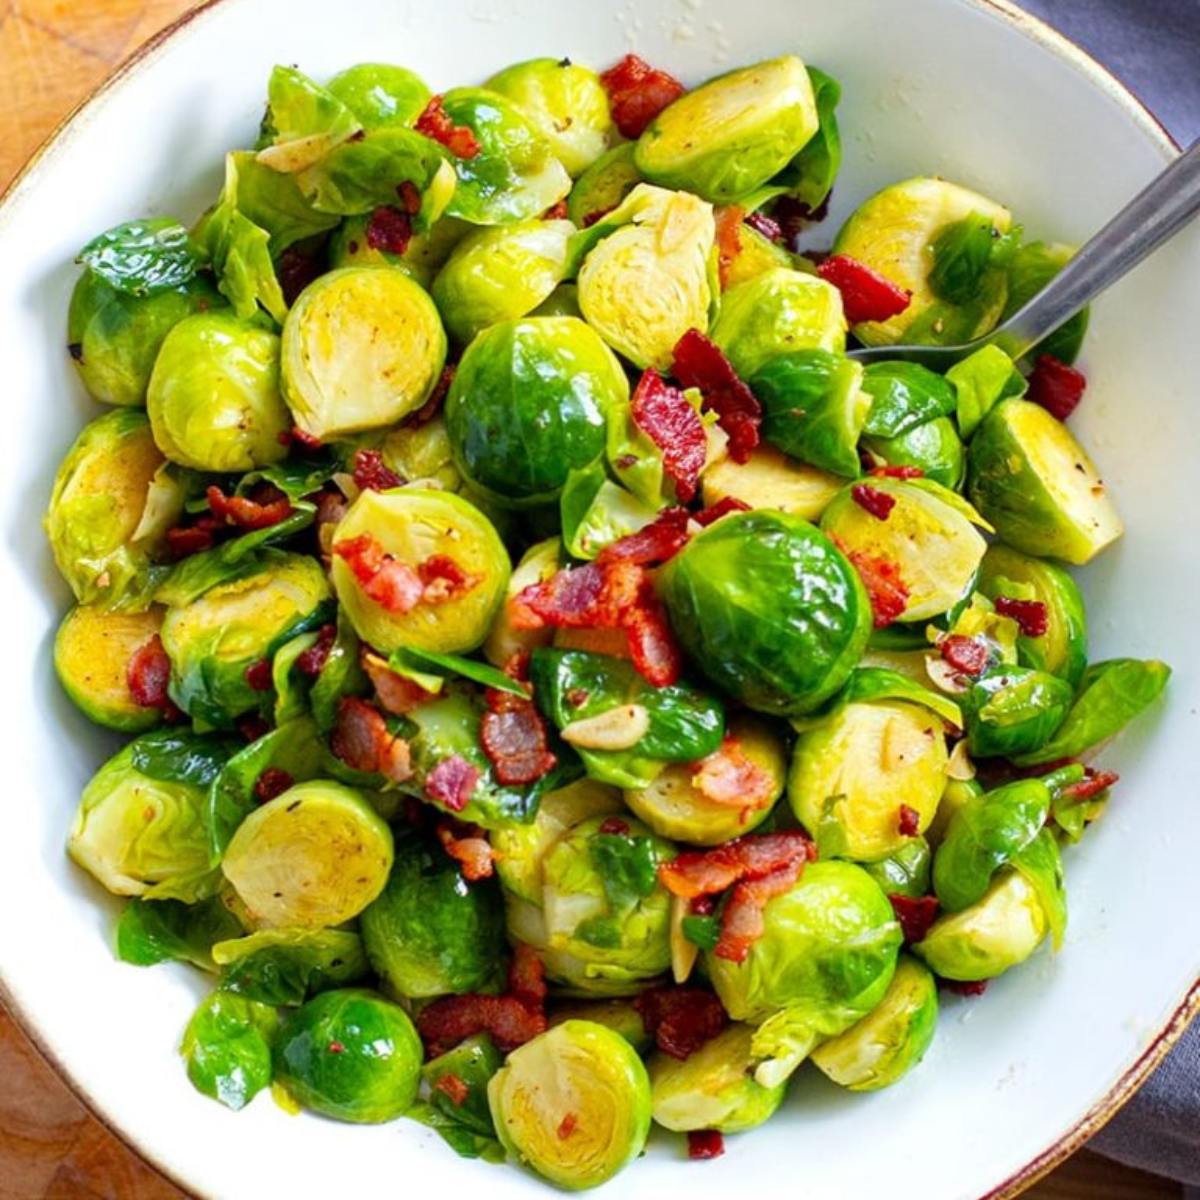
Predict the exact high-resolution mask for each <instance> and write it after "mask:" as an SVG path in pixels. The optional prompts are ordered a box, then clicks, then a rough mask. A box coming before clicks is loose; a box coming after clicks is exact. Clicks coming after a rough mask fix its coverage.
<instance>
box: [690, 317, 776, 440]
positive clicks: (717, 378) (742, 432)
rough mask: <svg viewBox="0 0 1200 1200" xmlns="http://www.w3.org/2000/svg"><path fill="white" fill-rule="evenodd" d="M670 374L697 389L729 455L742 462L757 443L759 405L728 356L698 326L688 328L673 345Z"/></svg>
mask: <svg viewBox="0 0 1200 1200" xmlns="http://www.w3.org/2000/svg"><path fill="white" fill-rule="evenodd" d="M671 373H672V374H673V375H674V376H675V378H676V379H677V380H678V381H679V382H680V383H681V384H683V386H684V387H685V388H690V387H694V388H699V389H700V392H701V394H702V395H703V397H704V408H705V409H706V410H711V411H713V412H715V413H716V414H717V423H718V424H719V425H720V426H721V428H722V429H723V430H725V432H726V434H727V435H728V436H729V456H730V458H732V459H733V461H734V462H736V463H744V462H746V461H747V460H748V459H749V457H750V452H751V451H752V450H753V449H754V447H755V446H757V445H758V441H759V437H758V430H759V426H760V425H761V424H762V408H761V406H760V405H759V403H758V400H757V399H755V396H754V393H753V392H752V391H751V390H750V389H749V388H748V387H747V386H746V384H745V383H743V382H742V380H741V379H739V378H738V375H737V372H736V371H735V370H734V369H733V367H732V365H731V364H730V362H729V359H727V358H726V357H725V355H724V354H723V353H722V352H721V350H720V349H719V348H718V347H717V345H716V344H715V343H714V342H712V341H710V340H709V339H708V338H707V337H705V336H704V334H702V333H701V332H700V331H699V330H698V329H689V330H688V331H687V333H685V334H684V335H683V337H681V338H680V339H679V341H678V342H677V343H676V345H675V351H674V362H673V364H672V367H671Z"/></svg>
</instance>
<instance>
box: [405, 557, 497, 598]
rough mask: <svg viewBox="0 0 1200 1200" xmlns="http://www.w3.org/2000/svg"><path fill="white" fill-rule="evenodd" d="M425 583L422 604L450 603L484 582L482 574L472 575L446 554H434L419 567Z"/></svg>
mask: <svg viewBox="0 0 1200 1200" xmlns="http://www.w3.org/2000/svg"><path fill="white" fill-rule="evenodd" d="M417 575H418V577H419V578H420V580H421V583H422V584H423V585H424V591H423V592H422V593H421V603H422V604H448V603H449V602H450V601H451V600H457V599H459V598H460V597H461V596H465V595H466V594H467V593H468V592H470V591H473V590H474V589H475V588H477V587H478V586H479V585H480V584H481V583H482V582H483V576H482V575H470V574H468V573H467V572H466V571H464V570H463V569H462V567H460V566H459V565H458V563H456V562H455V561H454V559H452V558H450V557H449V555H446V554H434V555H432V556H430V557H429V558H427V559H426V560H425V561H424V562H423V563H421V564H420V565H419V566H418V567H417Z"/></svg>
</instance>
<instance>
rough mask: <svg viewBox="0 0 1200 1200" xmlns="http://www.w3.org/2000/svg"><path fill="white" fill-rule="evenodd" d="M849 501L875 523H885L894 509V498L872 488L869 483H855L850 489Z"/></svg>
mask: <svg viewBox="0 0 1200 1200" xmlns="http://www.w3.org/2000/svg"><path fill="white" fill-rule="evenodd" d="M850 499H851V500H853V501H854V503H855V504H857V505H858V507H859V508H861V509H862V510H863V511H864V512H869V513H870V514H871V516H873V517H874V518H875V519H876V520H877V521H886V520H887V519H888V517H890V516H891V515H892V509H893V508H895V507H896V497H895V496H889V495H888V493H887V492H881V491H880V490H879V489H878V488H873V487H872V486H871V485H870V484H869V483H856V484H854V485H853V487H851V489H850Z"/></svg>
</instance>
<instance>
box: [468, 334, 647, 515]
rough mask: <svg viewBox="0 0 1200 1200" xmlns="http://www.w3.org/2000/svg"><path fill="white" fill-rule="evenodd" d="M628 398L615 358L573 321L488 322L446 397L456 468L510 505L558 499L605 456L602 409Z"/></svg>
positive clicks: (627, 386)
mask: <svg viewBox="0 0 1200 1200" xmlns="http://www.w3.org/2000/svg"><path fill="white" fill-rule="evenodd" d="M628 398H629V383H628V381H627V380H626V378H625V375H624V372H622V370H621V367H620V364H619V363H618V362H617V359H616V356H615V355H614V354H613V353H612V352H611V351H610V350H609V349H608V348H607V347H606V346H605V345H604V343H603V342H602V341H601V340H600V338H599V337H597V335H596V334H595V333H594V332H593V331H592V330H591V329H589V328H588V326H587V325H585V324H584V323H583V322H582V321H579V320H576V319H575V318H573V317H528V318H526V319H525V320H523V321H506V322H503V323H502V324H499V325H493V326H492V327H491V328H490V329H487V330H485V331H484V332H483V333H482V334H481V335H480V336H479V337H477V338H476V339H475V340H474V341H473V342H472V343H471V345H470V346H469V347H468V349H467V352H466V354H464V355H463V359H462V362H461V363H460V364H459V367H458V370H457V372H456V373H455V376H454V383H453V384H452V385H451V387H450V394H449V396H447V398H446V427H447V429H448V430H449V433H450V443H451V445H452V446H453V448H454V458H455V462H456V463H457V464H458V468H459V470H460V471H462V473H463V474H464V475H465V476H466V477H467V478H468V479H469V480H470V481H471V482H472V483H473V484H475V485H476V486H477V487H479V488H481V489H482V490H484V491H485V492H486V493H487V494H488V495H489V496H490V497H492V498H494V499H496V500H497V501H498V502H499V503H502V504H504V505H506V506H512V507H516V508H520V507H527V506H529V505H532V504H544V503H547V502H550V501H553V500H555V499H556V498H557V497H558V494H559V492H560V491H561V490H562V486H563V484H564V483H566V481H567V475H568V474H569V473H570V471H571V469H572V468H573V467H586V466H588V465H590V464H591V463H592V462H594V461H595V460H596V459H597V458H599V457H600V455H602V454H603V453H604V446H605V434H606V422H607V418H608V413H609V412H610V411H611V410H612V409H614V408H616V407H617V406H618V405H620V404H623V403H624V402H625V401H626V400H627V399H628Z"/></svg>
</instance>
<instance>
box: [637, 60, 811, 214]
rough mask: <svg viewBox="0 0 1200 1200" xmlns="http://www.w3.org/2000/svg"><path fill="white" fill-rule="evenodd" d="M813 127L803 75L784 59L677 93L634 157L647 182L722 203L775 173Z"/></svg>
mask: <svg viewBox="0 0 1200 1200" xmlns="http://www.w3.org/2000/svg"><path fill="white" fill-rule="evenodd" d="M818 123H819V122H818V118H817V107H816V101H815V100H814V98H813V90H812V84H811V83H810V82H809V78H808V72H807V71H806V70H805V69H804V64H803V63H802V62H801V61H800V60H799V59H798V58H797V57H796V56H795V55H792V54H786V55H783V56H782V57H780V58H772V59H768V60H767V61H766V62H761V63H755V64H754V65H753V66H749V67H741V68H739V69H738V70H736V71H730V72H728V73H727V74H725V75H720V76H718V77H717V78H716V79H710V80H709V81H708V83H705V84H703V85H702V86H700V87H698V88H695V89H693V90H692V91H690V92H684V94H683V95H682V96H680V97H679V99H677V100H676V101H674V103H672V104H670V105H668V106H667V107H666V108H665V109H664V110H663V111H662V112H661V113H659V114H658V116H657V117H656V118H655V119H654V120H653V121H652V122H651V123H650V125H649V126H648V127H647V128H646V131H645V132H644V133H643V134H642V136H641V138H640V139H639V140H638V144H637V151H636V153H635V156H634V160H635V162H636V163H637V167H638V170H639V171H641V173H642V174H643V175H644V176H645V177H646V178H647V179H649V180H650V181H651V182H652V183H657V184H659V185H660V186H662V187H670V188H682V189H686V190H687V191H690V192H695V193H696V194H697V195H700V196H703V197H704V199H705V200H711V201H713V202H714V203H728V202H730V201H732V200H737V199H739V198H741V197H742V196H745V195H746V194H747V193H749V192H752V191H754V189H755V188H758V187H761V186H762V185H763V184H764V183H766V182H767V180H768V179H770V178H771V177H772V176H773V175H777V174H778V173H779V172H780V171H782V170H783V168H784V167H786V166H787V165H788V163H789V162H791V161H792V159H793V158H795V157H796V155H797V154H799V152H800V151H801V150H802V149H803V148H804V146H805V144H806V143H807V142H808V141H809V139H810V138H811V137H812V136H813V134H814V133H816V132H817V125H818Z"/></svg>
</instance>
